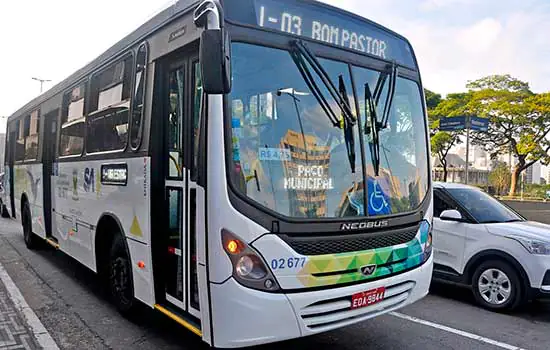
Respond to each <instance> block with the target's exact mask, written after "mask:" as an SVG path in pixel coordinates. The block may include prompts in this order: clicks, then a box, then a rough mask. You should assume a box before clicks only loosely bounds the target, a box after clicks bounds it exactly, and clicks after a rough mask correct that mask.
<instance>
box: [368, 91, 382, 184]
mask: <svg viewBox="0 0 550 350" xmlns="http://www.w3.org/2000/svg"><path fill="white" fill-rule="evenodd" d="M365 117H366V119H367V120H365V124H366V123H368V122H369V121H370V126H369V125H365V132H366V133H367V134H371V136H370V140H369V148H370V153H371V160H372V167H373V168H374V176H376V177H378V176H379V175H380V140H379V125H378V116H377V115H376V106H375V104H374V99H373V96H372V92H371V89H370V87H369V83H365Z"/></svg>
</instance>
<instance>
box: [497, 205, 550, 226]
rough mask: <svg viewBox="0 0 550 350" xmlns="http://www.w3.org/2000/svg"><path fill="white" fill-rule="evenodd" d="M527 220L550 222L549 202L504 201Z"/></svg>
mask: <svg viewBox="0 0 550 350" xmlns="http://www.w3.org/2000/svg"><path fill="white" fill-rule="evenodd" d="M504 203H506V204H507V205H509V206H510V207H512V208H513V209H515V210H517V211H518V212H520V213H521V214H522V215H523V216H525V217H526V218H527V219H529V220H533V221H539V222H544V223H546V224H550V202H530V201H505V202H504Z"/></svg>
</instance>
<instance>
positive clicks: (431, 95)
mask: <svg viewBox="0 0 550 350" xmlns="http://www.w3.org/2000/svg"><path fill="white" fill-rule="evenodd" d="M424 95H426V105H427V106H428V110H431V109H434V108H435V107H437V105H439V103H440V102H441V95H440V94H437V93H435V92H433V91H431V90H428V89H424Z"/></svg>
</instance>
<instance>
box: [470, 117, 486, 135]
mask: <svg viewBox="0 0 550 350" xmlns="http://www.w3.org/2000/svg"><path fill="white" fill-rule="evenodd" d="M470 129H471V130H475V131H484V132H486V131H487V130H489V119H488V118H479V117H470Z"/></svg>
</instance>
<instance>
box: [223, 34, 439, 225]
mask: <svg viewBox="0 0 550 350" xmlns="http://www.w3.org/2000/svg"><path fill="white" fill-rule="evenodd" d="M232 59H233V89H232V92H231V95H230V104H231V106H230V110H231V114H230V115H229V116H228V122H229V123H231V150H230V154H231V158H230V159H231V166H230V175H231V180H232V181H233V184H234V185H235V187H236V188H237V190H238V191H240V192H241V193H243V194H244V195H246V196H247V197H248V198H249V199H251V200H253V201H254V202H256V203H257V204H260V205H261V206H263V207H265V208H267V209H269V210H272V211H274V212H277V213H278V214H281V215H284V216H288V217H294V218H310V219H311V218H313V219H315V218H338V217H358V216H377V215H387V214H396V213H403V212H409V211H411V210H414V209H416V208H417V207H418V206H419V205H420V203H421V202H422V200H423V199H424V197H425V195H426V193H427V190H428V163H427V162H428V159H427V141H426V139H427V138H426V126H425V119H424V112H423V108H422V105H423V104H422V99H421V94H420V86H419V84H417V83H416V82H414V81H412V80H408V79H405V78H403V77H398V78H397V82H396V86H395V94H394V98H393V103H392V109H391V113H390V115H389V121H388V126H387V127H386V128H384V129H382V130H380V132H379V140H380V141H379V150H380V151H379V154H380V156H379V158H380V163H379V164H380V168H379V173H378V176H375V171H374V167H373V162H372V156H371V149H372V134H371V133H369V132H367V130H369V123H368V122H367V120H368V119H367V117H368V115H366V114H368V113H366V112H365V110H366V109H365V102H364V101H365V89H364V87H365V84H367V83H368V85H369V86H370V87H371V89H374V87H375V86H376V83H377V81H378V78H379V76H380V74H382V73H381V72H379V71H375V70H372V69H367V68H363V67H358V66H351V67H350V65H348V64H347V63H343V62H339V61H334V60H328V59H322V58H319V62H320V64H321V65H322V66H323V68H324V70H326V72H327V73H328V75H329V77H330V79H331V80H332V81H333V82H334V84H335V85H336V86H338V82H339V81H340V82H341V83H343V85H344V91H345V95H346V96H345V97H346V98H347V100H349V105H350V106H351V109H352V111H353V113H354V117H355V119H357V121H358V122H357V123H356V124H355V125H354V126H353V129H352V131H351V132H352V133H353V135H352V136H350V135H349V134H348V135H347V136H346V131H345V130H346V129H345V128H343V127H342V126H343V122H342V126H340V125H336V126H335V125H334V123H333V121H332V120H331V118H330V117H329V116H328V115H327V112H326V110H325V109H324V108H323V107H322V104H321V102H320V99H319V97H318V96H316V94H315V91H312V89H310V87H311V86H310V85H308V84H307V83H306V81H305V80H304V78H303V75H302V74H301V73H300V71H299V69H298V67H297V65H296V64H295V62H294V61H293V59H292V56H291V53H290V52H289V51H286V50H281V49H274V48H268V47H263V46H257V45H251V44H245V43H233V47H232ZM314 80H315V81H316V82H317V84H318V86H319V88H320V90H321V91H322V92H323V97H324V98H325V99H326V101H327V103H328V104H329V105H330V106H332V110H333V111H335V112H337V113H338V117H339V118H340V119H342V120H343V115H342V114H341V110H340V109H339V108H338V102H337V101H335V100H334V99H333V98H332V97H331V95H330V94H329V93H328V91H327V89H326V88H325V86H324V85H323V84H322V81H321V79H319V77H317V76H316V77H314ZM352 80H353V82H354V84H352ZM386 80H387V81H388V82H387V83H386V84H385V85H384V86H383V88H382V94H381V95H380V96H381V97H380V99H379V101H378V103H377V108H378V115H382V112H383V111H382V110H383V107H384V104H385V99H386V96H387V93H386V91H387V89H388V85H389V79H386ZM355 86H356V87H357V88H356V89H355V90H354V87H355ZM357 110H359V111H360V116H357V115H355V114H356V111H357ZM357 117H359V118H357ZM361 139H362V140H361ZM350 140H353V142H352V143H351V144H350ZM361 141H362V142H361ZM346 143H347V144H346ZM362 145H363V146H364V150H363V151H364V152H363V154H364V156H365V157H364V162H363V157H362V156H361V155H362V150H361V146H362ZM350 153H355V159H356V162H352V161H350ZM354 163H356V164H357V165H356V166H354ZM365 179H366V181H367V182H366V184H367V185H366V186H365V185H364V183H365ZM364 190H366V193H364ZM365 199H366V203H365ZM365 204H366V205H365Z"/></svg>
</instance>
